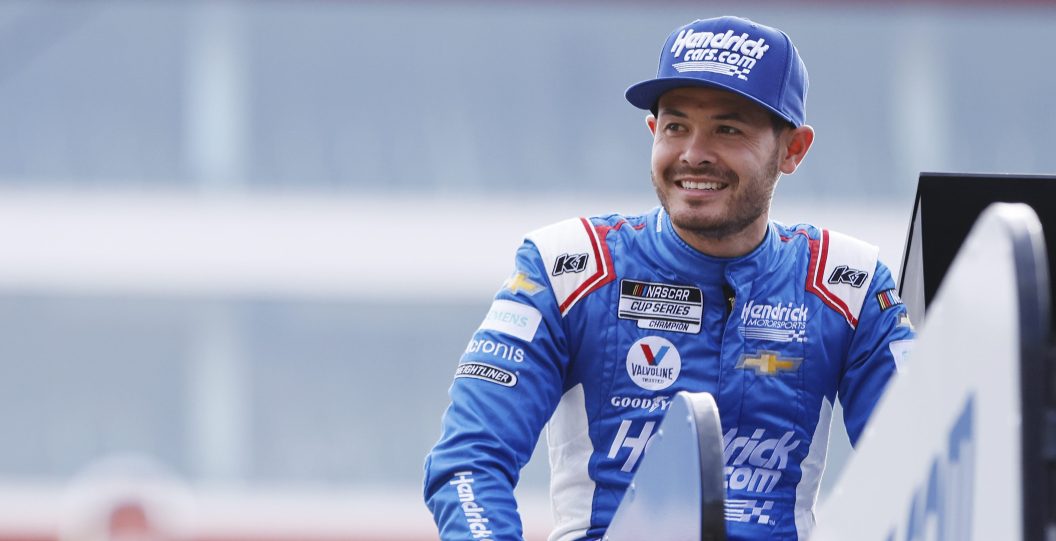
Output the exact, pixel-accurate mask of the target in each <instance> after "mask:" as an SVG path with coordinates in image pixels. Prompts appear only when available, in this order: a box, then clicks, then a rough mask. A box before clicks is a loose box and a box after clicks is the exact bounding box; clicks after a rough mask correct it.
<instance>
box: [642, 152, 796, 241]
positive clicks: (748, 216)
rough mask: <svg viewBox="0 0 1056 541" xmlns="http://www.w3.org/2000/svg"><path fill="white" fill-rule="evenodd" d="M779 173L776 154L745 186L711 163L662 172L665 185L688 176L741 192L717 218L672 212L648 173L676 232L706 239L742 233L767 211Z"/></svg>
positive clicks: (661, 191)
mask: <svg viewBox="0 0 1056 541" xmlns="http://www.w3.org/2000/svg"><path fill="white" fill-rule="evenodd" d="M779 173H780V171H779V156H778V154H777V153H774V157H773V159H772V160H771V161H770V163H769V164H768V166H767V168H766V170H765V171H763V172H762V173H761V174H760V175H758V176H757V177H755V178H753V179H749V182H748V184H746V185H742V184H741V180H740V177H739V175H737V173H736V172H734V171H732V170H730V169H727V168H725V167H720V166H718V165H714V164H709V165H706V166H703V167H687V166H674V167H669V168H667V169H665V170H664V172H663V178H664V182H665V183H666V185H667V186H677V185H676V184H675V183H674V181H673V179H674V178H676V177H678V176H682V175H690V176H708V177H712V178H717V179H721V180H723V181H724V182H726V183H728V184H730V185H736V186H737V187H738V188H740V189H742V191H739V192H738V193H737V194H736V195H735V196H734V197H733V198H732V199H731V200H730V201H729V204H728V205H727V207H726V213H725V214H724V215H723V216H719V217H717V218H706V217H702V216H696V215H693V214H692V212H690V213H685V214H687V215H682V213H672V212H671V208H670V207H669V206H668V201H667V197H666V196H665V192H664V191H663V190H661V189H660V186H658V185H657V182H656V178H655V175H654V174H652V172H650V176H651V177H652V178H653V187H654V188H655V189H656V195H657V198H659V199H660V205H661V206H663V207H664V210H665V211H666V212H667V214H668V216H670V217H671V222H672V223H674V224H675V226H676V227H678V229H679V231H681V232H684V233H687V234H691V235H694V236H699V237H703V238H706V239H709V240H721V239H724V238H727V237H730V236H732V235H735V234H737V233H740V232H741V231H744V230H745V229H746V228H747V227H748V226H749V225H751V224H752V223H754V222H755V221H756V220H758V219H759V217H760V216H762V215H763V214H765V213H766V212H767V211H769V209H770V200H771V199H772V198H773V195H774V187H775V186H776V185H777V179H778V175H779ZM676 214H678V215H676Z"/></svg>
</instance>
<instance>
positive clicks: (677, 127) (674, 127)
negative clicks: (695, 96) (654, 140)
mask: <svg viewBox="0 0 1056 541" xmlns="http://www.w3.org/2000/svg"><path fill="white" fill-rule="evenodd" d="M683 129H684V128H683V127H682V125H681V124H676V123H674V122H672V123H670V124H668V125H666V126H664V130H665V131H670V132H678V131H682V130H683Z"/></svg>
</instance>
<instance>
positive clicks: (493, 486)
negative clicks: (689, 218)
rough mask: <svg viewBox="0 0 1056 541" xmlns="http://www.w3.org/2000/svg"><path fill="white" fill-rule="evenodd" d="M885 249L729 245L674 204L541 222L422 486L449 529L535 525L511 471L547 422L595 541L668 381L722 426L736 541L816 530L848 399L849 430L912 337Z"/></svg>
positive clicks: (854, 433) (857, 428)
mask: <svg viewBox="0 0 1056 541" xmlns="http://www.w3.org/2000/svg"><path fill="white" fill-rule="evenodd" d="M877 253H878V250H877V248H876V247H874V246H871V245H868V244H866V243H864V242H861V241H858V240H856V239H853V238H851V237H848V236H846V235H841V234H839V233H836V232H832V231H828V230H824V229H817V228H815V227H813V226H810V225H797V226H793V227H786V226H783V225H781V224H779V223H777V222H770V224H769V226H768V229H767V232H766V235H765V238H764V239H763V241H762V243H761V244H760V245H759V246H758V247H757V248H756V249H755V250H753V251H752V252H751V253H749V254H747V255H744V256H741V257H737V258H732V259H720V258H714V257H709V256H707V255H704V254H702V253H700V252H698V251H696V250H695V249H693V248H692V247H690V246H689V245H688V244H686V243H685V242H684V241H683V240H682V239H681V238H679V236H678V234H677V233H676V232H675V231H674V230H673V228H672V227H671V223H670V219H669V217H668V216H667V215H666V213H665V212H664V211H663V210H662V209H656V210H654V211H652V212H650V213H647V214H645V215H640V216H629V217H625V216H620V215H610V216H603V217H594V218H589V219H588V218H576V219H571V220H566V221H564V222H560V223H557V224H554V225H551V226H549V227H545V228H542V229H540V230H537V231H535V232H533V233H530V234H529V235H528V236H527V237H526V238H525V242H524V243H523V245H522V246H521V248H520V249H519V250H518V252H517V259H516V269H515V272H514V274H513V275H512V276H511V277H510V278H509V279H508V280H507V281H506V283H505V284H504V285H503V287H502V289H501V290H500V291H499V292H498V293H497V294H496V296H495V300H494V302H493V304H492V306H491V309H490V310H489V311H488V313H487V315H486V316H485V318H484V321H483V322H482V323H481V325H480V328H479V329H478V330H477V331H476V333H475V334H474V335H473V337H472V339H471V340H470V342H469V345H468V347H467V348H466V351H465V354H464V355H463V356H462V359H461V361H460V362H459V364H458V367H457V369H456V373H455V379H454V383H453V384H452V386H451V390H450V396H451V405H450V406H449V407H448V409H447V411H446V412H445V414H444V417H443V433H442V436H441V438H440V440H439V442H438V443H437V444H436V446H435V447H434V448H433V450H432V452H431V453H430V454H429V456H428V458H427V460H426V477H425V498H426V502H427V504H428V506H429V508H430V509H431V510H432V512H433V516H434V518H435V520H436V522H437V525H438V527H439V529H440V537H441V538H442V539H444V540H456V539H458V540H472V539H477V540H480V539H494V540H500V539H502V540H511V539H521V535H522V534H521V523H520V518H519V515H518V513H517V504H516V502H515V501H514V496H513V488H514V485H515V484H516V483H517V480H518V475H519V472H520V470H521V468H522V467H523V466H524V465H525V463H526V462H527V461H528V458H529V457H530V456H531V453H532V450H533V449H534V447H535V443H536V441H537V438H538V437H539V434H540V432H541V431H542V429H543V427H544V425H547V439H548V444H549V455H550V464H551V495H552V505H553V508H554V520H555V530H554V532H553V534H552V535H551V540H561V541H565V540H572V539H599V538H601V536H602V535H603V534H604V533H605V529H606V527H607V526H608V524H609V522H610V521H611V519H612V515H613V513H614V512H615V510H616V507H617V506H618V505H619V502H620V499H621V498H622V497H623V493H624V491H625V489H626V488H627V485H628V484H629V483H630V481H631V478H632V476H633V474H634V472H635V469H636V468H637V466H638V464H639V463H640V462H641V458H642V454H643V452H644V450H645V447H646V443H647V442H648V441H649V439H650V438H651V437H652V436H653V435H654V434H655V432H656V430H657V428H658V426H659V424H660V421H661V419H662V417H663V415H664V413H665V410H666V409H667V408H668V405H669V404H670V402H669V400H670V398H671V397H672V396H673V395H674V394H675V393H676V392H678V391H680V390H688V391H707V392H709V393H711V394H712V395H714V397H715V400H716V402H717V404H718V406H719V412H720V416H721V419H722V427H723V436H724V437H723V444H724V455H725V460H726V468H725V479H726V488H727V500H726V523H727V530H728V535H729V538H730V539H734V540H738V539H806V537H807V536H808V534H809V531H810V529H811V527H812V526H813V524H814V513H813V508H814V503H815V500H816V498H817V492H818V486H819V482H820V477H821V474H822V470H823V469H824V465H825V453H826V448H827V444H828V432H829V424H830V419H831V414H832V405H833V403H834V401H835V400H836V397H837V396H838V397H839V399H840V403H841V404H842V405H843V408H844V418H845V423H846V427H847V431H848V433H849V435H850V438H851V441H852V443H853V442H855V441H856V440H857V439H858V437H859V435H860V434H861V433H862V428H863V426H864V425H865V422H866V420H867V418H868V417H869V414H870V412H871V411H872V409H873V406H874V405H875V403H876V402H877V399H878V398H879V397H880V394H881V392H882V390H883V388H884V386H885V385H886V383H887V381H888V379H889V378H890V376H891V375H892V374H893V373H894V372H895V370H896V363H901V362H902V359H903V358H904V356H905V354H906V352H907V351H908V348H909V346H910V343H911V339H912V337H913V331H912V326H911V324H910V323H909V320H908V317H907V316H906V311H905V307H904V306H903V305H902V303H901V301H900V300H899V299H898V296H897V295H896V294H895V291H894V287H895V286H894V283H893V281H892V278H891V274H890V271H889V270H888V269H887V267H885V266H884V265H883V264H882V263H880V262H878V261H877Z"/></svg>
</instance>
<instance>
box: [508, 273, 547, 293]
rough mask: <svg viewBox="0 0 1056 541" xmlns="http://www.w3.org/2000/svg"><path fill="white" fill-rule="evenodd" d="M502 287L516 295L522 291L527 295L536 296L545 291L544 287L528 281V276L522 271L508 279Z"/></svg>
mask: <svg viewBox="0 0 1056 541" xmlns="http://www.w3.org/2000/svg"><path fill="white" fill-rule="evenodd" d="M502 287H503V289H505V290H507V291H509V292H510V293H513V294H514V295H516V294H517V293H520V292H522V291H523V292H524V293H525V294H526V295H535V294H536V293H539V292H540V291H542V290H543V286H541V285H539V284H537V283H535V282H533V281H531V280H530V279H528V276H526V275H525V274H524V273H523V272H521V271H517V272H516V273H514V274H513V276H510V277H509V278H507V279H506V281H505V282H504V283H503V284H502Z"/></svg>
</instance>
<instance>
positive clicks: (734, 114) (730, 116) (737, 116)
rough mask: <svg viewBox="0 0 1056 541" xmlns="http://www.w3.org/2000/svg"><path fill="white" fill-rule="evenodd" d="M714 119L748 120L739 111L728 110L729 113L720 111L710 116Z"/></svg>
mask: <svg viewBox="0 0 1056 541" xmlns="http://www.w3.org/2000/svg"><path fill="white" fill-rule="evenodd" d="M711 118H713V119H715V120H736V121H737V122H745V123H747V122H748V117H746V116H744V115H743V114H741V112H740V111H730V112H729V113H721V114H717V115H714V116H712V117H711Z"/></svg>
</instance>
